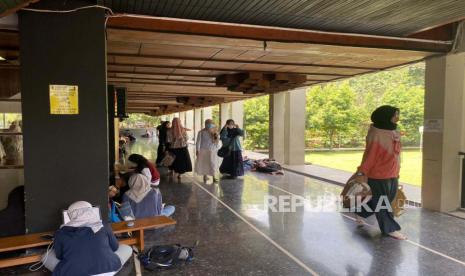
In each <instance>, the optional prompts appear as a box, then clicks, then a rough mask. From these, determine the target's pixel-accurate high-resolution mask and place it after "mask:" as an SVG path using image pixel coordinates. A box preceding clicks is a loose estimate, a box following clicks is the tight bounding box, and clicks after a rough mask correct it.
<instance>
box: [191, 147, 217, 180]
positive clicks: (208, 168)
mask: <svg viewBox="0 0 465 276" xmlns="http://www.w3.org/2000/svg"><path fill="white" fill-rule="evenodd" d="M218 159H219V158H218V155H217V154H216V150H209V149H200V150H199V154H198V155H197V160H195V172H196V173H197V174H198V175H211V176H215V174H216V171H217V170H218V165H219V160H218Z"/></svg>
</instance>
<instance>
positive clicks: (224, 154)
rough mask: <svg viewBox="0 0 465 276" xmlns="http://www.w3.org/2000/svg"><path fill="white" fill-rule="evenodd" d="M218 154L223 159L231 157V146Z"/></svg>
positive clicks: (222, 149) (223, 147)
mask: <svg viewBox="0 0 465 276" xmlns="http://www.w3.org/2000/svg"><path fill="white" fill-rule="evenodd" d="M217 154H218V156H219V157H222V158H225V157H228V156H230V155H231V147H230V146H222V147H221V148H220V149H219V150H218V153H217Z"/></svg>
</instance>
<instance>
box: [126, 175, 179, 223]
mask: <svg viewBox="0 0 465 276" xmlns="http://www.w3.org/2000/svg"><path fill="white" fill-rule="evenodd" d="M126 202H128V203H129V205H130V206H131V210H132V212H133V214H134V216H135V217H136V218H145V217H154V216H171V215H172V214H173V213H174V211H175V208H174V206H163V205H164V204H163V203H162V196H161V192H160V190H158V189H157V188H155V189H153V188H152V187H150V183H149V181H148V180H147V178H146V177H145V176H143V175H142V174H138V173H135V174H133V175H132V176H131V177H130V178H129V190H128V191H127V192H126V193H125V194H124V195H123V204H124V203H126Z"/></svg>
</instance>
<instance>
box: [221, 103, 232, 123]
mask: <svg viewBox="0 0 465 276" xmlns="http://www.w3.org/2000/svg"><path fill="white" fill-rule="evenodd" d="M231 117H232V116H231V103H222V104H220V126H221V127H223V126H224V125H225V124H226V121H227V120H228V119H231Z"/></svg>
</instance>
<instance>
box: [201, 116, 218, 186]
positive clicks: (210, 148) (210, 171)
mask: <svg viewBox="0 0 465 276" xmlns="http://www.w3.org/2000/svg"><path fill="white" fill-rule="evenodd" d="M218 145H219V136H218V132H217V128H216V126H215V124H213V120H211V119H207V120H205V128H204V129H202V130H200V131H199V132H198V133H197V139H196V141H195V148H196V155H197V158H196V160H195V172H196V173H197V174H199V175H203V181H204V182H206V181H207V179H208V175H211V176H212V178H213V182H216V179H215V174H216V171H217V170H218V155H217V154H216V152H217V150H218Z"/></svg>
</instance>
